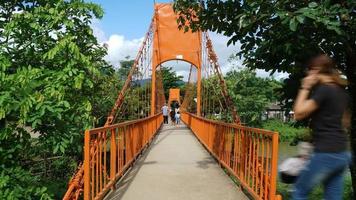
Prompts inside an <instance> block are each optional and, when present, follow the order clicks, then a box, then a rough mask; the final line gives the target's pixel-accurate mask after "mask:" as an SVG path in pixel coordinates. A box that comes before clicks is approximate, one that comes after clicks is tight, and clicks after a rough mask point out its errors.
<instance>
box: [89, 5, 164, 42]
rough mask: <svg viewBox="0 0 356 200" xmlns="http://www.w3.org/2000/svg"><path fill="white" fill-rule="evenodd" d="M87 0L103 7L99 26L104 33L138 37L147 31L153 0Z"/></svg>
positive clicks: (128, 37) (132, 37)
mask: <svg viewBox="0 0 356 200" xmlns="http://www.w3.org/2000/svg"><path fill="white" fill-rule="evenodd" d="M88 1H90V2H94V3H97V4H100V5H101V7H102V8H103V9H104V12H105V14H104V17H103V18H102V19H101V20H100V26H101V28H102V29H103V30H104V31H105V34H106V35H113V34H121V35H124V36H125V38H126V39H135V38H140V37H142V36H143V35H144V34H145V32H146V31H147V29H148V26H149V23H150V21H151V18H152V14H153V0H88ZM156 2H170V1H156Z"/></svg>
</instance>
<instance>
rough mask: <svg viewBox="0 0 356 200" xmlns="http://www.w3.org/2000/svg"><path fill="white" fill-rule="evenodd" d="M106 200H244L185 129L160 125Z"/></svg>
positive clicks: (239, 191)
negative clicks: (143, 150) (141, 153)
mask: <svg viewBox="0 0 356 200" xmlns="http://www.w3.org/2000/svg"><path fill="white" fill-rule="evenodd" d="M106 199H116V200H245V199H248V198H247V197H246V196H245V195H244V193H243V192H241V190H240V189H239V188H238V187H237V186H236V185H235V184H234V183H233V182H232V180H231V179H230V178H229V177H228V176H227V175H226V174H225V173H224V172H223V170H222V169H221V168H220V166H219V165H218V164H217V162H216V161H215V160H214V159H213V158H212V157H211V156H210V155H209V154H208V152H207V151H206V150H205V149H204V147H203V146H202V145H201V144H200V143H199V142H198V140H197V139H196V138H195V137H194V136H193V134H192V133H191V131H190V130H189V129H188V128H187V127H186V126H185V125H179V126H176V127H174V126H171V125H164V126H163V128H162V130H161V131H160V133H159V135H158V136H157V137H156V139H155V140H154V141H153V143H152V144H151V147H150V148H149V149H148V151H146V152H145V153H144V156H143V157H141V158H140V159H139V160H138V161H137V163H136V164H135V167H133V169H132V170H131V171H130V172H129V173H127V174H126V175H125V177H124V178H123V179H122V180H121V181H120V182H119V183H118V185H117V189H116V190H115V191H113V192H111V193H110V194H109V195H108V196H107V198H106Z"/></svg>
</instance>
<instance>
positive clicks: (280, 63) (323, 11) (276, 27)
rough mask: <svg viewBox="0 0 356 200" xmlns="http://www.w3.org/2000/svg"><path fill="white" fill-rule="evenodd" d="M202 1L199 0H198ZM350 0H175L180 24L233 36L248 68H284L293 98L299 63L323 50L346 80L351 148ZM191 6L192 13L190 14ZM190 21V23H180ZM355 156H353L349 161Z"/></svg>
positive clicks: (354, 60) (354, 49) (355, 75)
mask: <svg viewBox="0 0 356 200" xmlns="http://www.w3.org/2000/svg"><path fill="white" fill-rule="evenodd" d="M201 3H202V4H201ZM355 8H356V1H354V0H343V1H336V0H321V1H295V0H286V1H268V0H258V1H238V0H235V1H220V0H206V1H200V0H176V1H175V10H176V11H177V12H178V13H180V14H181V16H180V19H179V21H180V22H179V24H180V27H184V28H185V29H186V30H187V29H188V28H189V27H186V25H188V24H189V26H190V28H192V29H193V30H197V29H203V30H210V31H216V32H218V33H222V34H224V35H226V36H228V37H230V40H229V42H228V44H232V43H236V42H239V43H240V44H241V51H240V52H239V53H238V55H239V56H243V57H244V59H245V64H246V65H247V66H248V67H250V68H253V69H255V68H258V69H265V70H272V71H284V72H288V73H290V74H291V75H290V77H289V79H287V80H286V83H287V84H286V88H285V89H284V92H285V94H286V96H285V97H286V99H287V100H289V99H294V97H295V95H296V93H297V89H298V87H299V81H298V80H299V79H300V78H301V77H302V76H303V75H304V70H305V68H306V67H305V65H304V63H305V62H306V60H308V59H309V58H310V57H311V56H313V55H315V54H317V53H321V52H322V53H327V54H329V55H331V56H332V57H333V58H334V59H335V60H336V62H337V63H338V68H339V70H340V71H342V72H344V74H345V75H346V76H347V79H348V81H349V87H348V90H349V92H350V95H351V96H352V105H353V106H352V107H353V110H352V112H353V118H352V128H351V134H350V138H351V143H352V151H353V154H354V155H355V154H356V20H355V18H356V12H355ZM192 10H194V11H195V12H194V13H195V14H192V12H191V11H192ZM186 22H190V23H186ZM354 162H355V161H354ZM353 166H354V167H353V169H352V170H351V171H352V175H353V178H352V180H353V189H354V191H356V167H355V166H356V163H354V165H353Z"/></svg>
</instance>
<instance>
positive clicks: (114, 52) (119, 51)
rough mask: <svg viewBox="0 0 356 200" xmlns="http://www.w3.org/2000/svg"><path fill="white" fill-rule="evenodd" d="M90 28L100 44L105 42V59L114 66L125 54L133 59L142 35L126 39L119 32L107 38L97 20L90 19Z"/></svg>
mask: <svg viewBox="0 0 356 200" xmlns="http://www.w3.org/2000/svg"><path fill="white" fill-rule="evenodd" d="M92 29H93V33H94V35H95V36H96V37H97V39H98V41H99V42H100V43H101V44H106V45H107V47H108V55H107V56H106V57H105V60H106V61H108V62H109V63H111V64H112V65H114V66H115V67H118V66H119V62H120V60H124V59H125V58H126V57H127V56H129V57H130V58H131V59H134V58H135V57H136V54H137V52H138V50H139V48H140V46H141V43H142V42H143V37H142V38H137V39H132V40H128V39H126V38H125V36H123V35H120V34H113V35H111V36H110V37H109V38H108V37H107V36H106V34H105V32H104V31H103V30H102V28H101V27H100V22H99V21H98V20H93V21H92Z"/></svg>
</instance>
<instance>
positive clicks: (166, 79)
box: [159, 66, 184, 99]
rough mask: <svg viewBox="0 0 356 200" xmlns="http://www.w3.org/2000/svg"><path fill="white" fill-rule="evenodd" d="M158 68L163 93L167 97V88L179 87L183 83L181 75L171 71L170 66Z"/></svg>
mask: <svg viewBox="0 0 356 200" xmlns="http://www.w3.org/2000/svg"><path fill="white" fill-rule="evenodd" d="M159 70H160V72H161V74H162V82H163V89H164V95H165V97H166V99H168V98H169V89H171V88H180V87H181V86H183V85H184V82H183V76H180V75H177V73H176V72H175V71H173V68H172V67H166V66H163V67H161V68H160V69H159Z"/></svg>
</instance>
